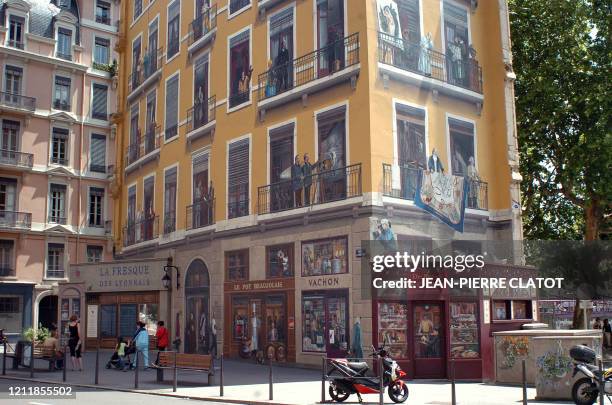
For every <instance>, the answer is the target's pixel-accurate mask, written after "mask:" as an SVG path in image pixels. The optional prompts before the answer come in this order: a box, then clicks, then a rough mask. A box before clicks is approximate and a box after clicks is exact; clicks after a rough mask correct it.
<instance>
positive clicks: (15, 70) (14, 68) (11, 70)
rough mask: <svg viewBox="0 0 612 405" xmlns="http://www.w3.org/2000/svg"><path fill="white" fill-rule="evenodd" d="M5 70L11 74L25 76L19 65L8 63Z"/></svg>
mask: <svg viewBox="0 0 612 405" xmlns="http://www.w3.org/2000/svg"><path fill="white" fill-rule="evenodd" d="M5 71H6V74H7V75H11V76H14V77H15V76H18V77H21V76H23V69H22V68H20V67H17V66H10V65H6V67H5Z"/></svg>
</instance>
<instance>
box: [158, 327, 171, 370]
mask: <svg viewBox="0 0 612 405" xmlns="http://www.w3.org/2000/svg"><path fill="white" fill-rule="evenodd" d="M155 338H156V340H157V359H156V360H155V364H156V365H157V364H159V352H163V351H166V349H167V348H168V345H169V344H170V338H169V337H168V329H166V327H165V326H164V321H157V331H156V332H155Z"/></svg>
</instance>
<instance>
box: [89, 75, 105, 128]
mask: <svg viewBox="0 0 612 405" xmlns="http://www.w3.org/2000/svg"><path fill="white" fill-rule="evenodd" d="M107 100H108V86H105V85H103V84H98V83H94V85H93V100H92V108H91V116H92V117H93V118H95V119H98V120H104V121H106V120H107V119H108V110H107Z"/></svg>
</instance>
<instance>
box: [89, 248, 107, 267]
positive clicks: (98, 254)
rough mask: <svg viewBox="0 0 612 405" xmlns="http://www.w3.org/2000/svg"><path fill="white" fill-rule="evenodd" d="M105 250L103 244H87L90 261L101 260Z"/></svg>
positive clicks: (96, 261) (97, 261)
mask: <svg viewBox="0 0 612 405" xmlns="http://www.w3.org/2000/svg"><path fill="white" fill-rule="evenodd" d="M103 251H104V248H103V247H102V246H93V245H87V262H88V263H99V262H101V261H102V252H103Z"/></svg>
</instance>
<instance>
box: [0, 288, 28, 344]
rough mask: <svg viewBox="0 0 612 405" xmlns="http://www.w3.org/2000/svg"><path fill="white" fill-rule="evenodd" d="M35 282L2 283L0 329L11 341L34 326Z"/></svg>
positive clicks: (0, 292) (0, 290) (0, 289)
mask: <svg viewBox="0 0 612 405" xmlns="http://www.w3.org/2000/svg"><path fill="white" fill-rule="evenodd" d="M33 293H34V283H18V282H14V283H13V282H5V283H2V284H0V329H3V330H4V334H5V335H6V336H8V338H9V341H10V342H16V341H17V340H18V339H19V338H20V336H21V333H22V332H23V330H25V329H26V328H28V327H30V326H32V295H33Z"/></svg>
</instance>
